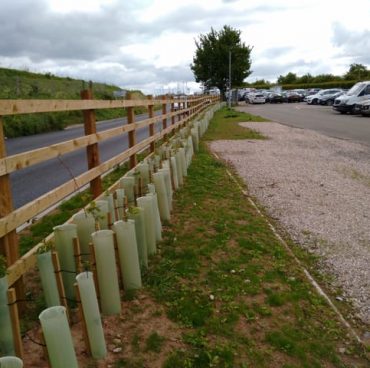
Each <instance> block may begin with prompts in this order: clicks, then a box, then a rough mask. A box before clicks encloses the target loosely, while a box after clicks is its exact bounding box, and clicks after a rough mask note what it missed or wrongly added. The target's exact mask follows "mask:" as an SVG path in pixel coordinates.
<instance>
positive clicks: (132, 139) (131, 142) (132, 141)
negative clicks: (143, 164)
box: [126, 92, 137, 169]
mask: <svg viewBox="0 0 370 368" xmlns="http://www.w3.org/2000/svg"><path fill="white" fill-rule="evenodd" d="M127 99H128V100H131V99H132V94H131V93H130V92H129V93H127ZM126 110H127V124H135V111H134V108H133V107H127V108H126ZM135 145H136V129H134V130H131V131H130V132H128V147H129V148H131V147H133V146H135ZM136 164H137V157H136V153H134V154H133V155H131V156H130V169H132V168H134V167H135V166H136Z"/></svg>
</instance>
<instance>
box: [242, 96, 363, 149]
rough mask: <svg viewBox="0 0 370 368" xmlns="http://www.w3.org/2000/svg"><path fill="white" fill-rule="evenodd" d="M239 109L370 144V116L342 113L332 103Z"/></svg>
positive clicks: (286, 123) (288, 123)
mask: <svg viewBox="0 0 370 368" xmlns="http://www.w3.org/2000/svg"><path fill="white" fill-rule="evenodd" d="M239 108H240V109H242V110H243V111H246V112H249V113H251V114H255V115H260V116H263V117H264V118H267V119H269V120H273V121H277V122H279V123H282V124H284V125H289V126H293V127H298V128H304V129H312V130H315V131H318V132H320V133H322V134H325V135H328V136H330V137H335V138H341V139H349V140H353V141H357V142H361V143H365V144H367V145H370V118H368V117H362V116H359V115H341V114H339V113H337V112H335V111H333V110H332V108H331V107H329V106H316V105H315V106H313V105H307V104H306V103H305V102H302V103H297V104H264V105H246V104H245V103H240V105H239Z"/></svg>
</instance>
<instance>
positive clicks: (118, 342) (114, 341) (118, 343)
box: [113, 339, 122, 345]
mask: <svg viewBox="0 0 370 368" xmlns="http://www.w3.org/2000/svg"><path fill="white" fill-rule="evenodd" d="M113 344H115V345H121V344H122V341H121V339H113Z"/></svg>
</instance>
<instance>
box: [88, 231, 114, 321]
mask: <svg viewBox="0 0 370 368" xmlns="http://www.w3.org/2000/svg"><path fill="white" fill-rule="evenodd" d="M91 236H92V241H93V244H94V250H95V258H96V271H97V276H98V283H99V292H100V303H101V309H102V312H103V314H105V315H114V314H119V313H120V312H121V299H120V293H119V284H118V276H117V268H116V257H115V252H114V238H113V231H112V230H100V231H96V232H95V233H93V234H92V235H91Z"/></svg>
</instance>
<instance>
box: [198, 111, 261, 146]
mask: <svg viewBox="0 0 370 368" xmlns="http://www.w3.org/2000/svg"><path fill="white" fill-rule="evenodd" d="M248 121H256V122H263V121H266V119H264V118H262V117H260V116H255V115H251V114H247V113H245V112H240V111H236V110H234V109H229V108H227V107H224V108H223V109H220V110H219V111H217V112H216V113H215V115H214V117H213V120H212V124H211V125H210V126H209V128H208V131H207V135H206V137H205V139H206V140H218V139H265V137H264V136H263V135H261V134H260V133H258V132H256V131H255V130H253V129H248V128H244V127H241V126H240V125H239V123H241V122H248Z"/></svg>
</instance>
